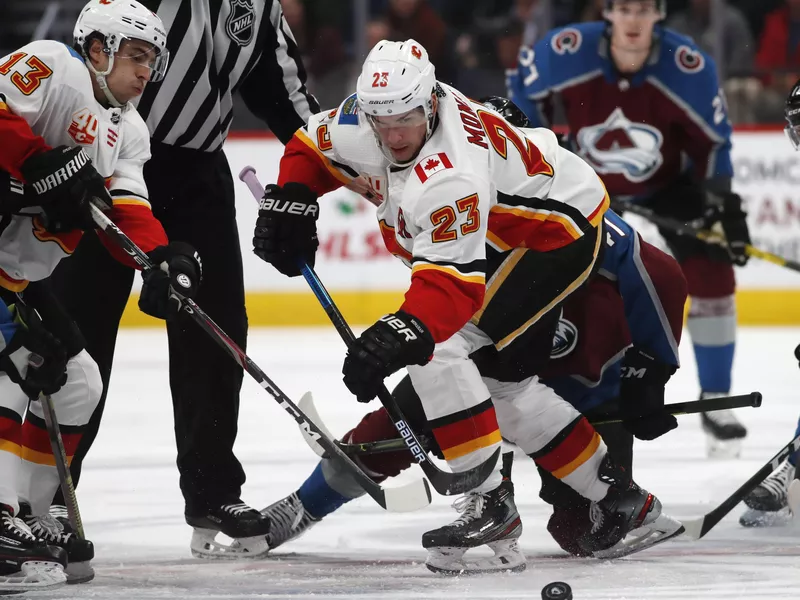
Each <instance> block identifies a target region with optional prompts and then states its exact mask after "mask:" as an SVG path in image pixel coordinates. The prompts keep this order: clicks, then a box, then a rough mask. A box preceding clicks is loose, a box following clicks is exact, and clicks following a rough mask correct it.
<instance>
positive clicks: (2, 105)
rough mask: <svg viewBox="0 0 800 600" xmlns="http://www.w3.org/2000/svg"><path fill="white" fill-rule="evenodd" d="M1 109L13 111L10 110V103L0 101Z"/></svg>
mask: <svg viewBox="0 0 800 600" xmlns="http://www.w3.org/2000/svg"><path fill="white" fill-rule="evenodd" d="M0 110H5V111H8V112H11V111H10V110H8V104H6V103H5V102H0Z"/></svg>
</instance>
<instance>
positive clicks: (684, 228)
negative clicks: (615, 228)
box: [614, 200, 800, 271]
mask: <svg viewBox="0 0 800 600" xmlns="http://www.w3.org/2000/svg"><path fill="white" fill-rule="evenodd" d="M614 206H618V207H619V208H620V210H622V211H628V212H632V213H634V214H637V215H639V216H642V217H644V218H645V219H647V220H648V221H650V222H652V223H653V224H655V225H657V226H658V227H661V228H663V229H669V230H671V231H673V232H675V233H677V234H678V235H685V236H689V237H693V238H696V239H698V240H700V241H703V242H706V243H708V244H717V245H721V246H725V245H726V244H725V237H724V236H722V235H720V234H718V233H714V232H713V231H709V230H707V229H698V228H697V227H693V226H692V225H690V224H686V223H682V222H681V221H679V220H678V219H673V218H670V217H664V216H661V215H659V214H657V213H656V212H655V211H654V210H653V209H652V208H647V207H646V206H642V205H640V204H634V203H633V202H628V201H627V200H615V201H614ZM744 251H745V253H746V254H747V256H753V257H755V258H760V259H761V260H765V261H767V262H771V263H773V264H776V265H778V266H780V267H786V268H787V269H791V270H792V271H800V262H797V261H794V260H790V259H788V258H783V257H782V256H778V255H777V254H772V253H771V252H767V251H765V250H759V249H758V248H756V247H755V246H751V245H750V244H746V245H745V247H744Z"/></svg>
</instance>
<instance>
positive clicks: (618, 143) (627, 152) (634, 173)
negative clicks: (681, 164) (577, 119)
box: [577, 108, 664, 182]
mask: <svg viewBox="0 0 800 600" xmlns="http://www.w3.org/2000/svg"><path fill="white" fill-rule="evenodd" d="M577 142H578V147H579V148H580V154H581V156H582V157H583V158H584V159H585V160H586V161H588V162H589V164H591V165H592V166H593V167H594V169H595V170H596V171H597V172H598V173H614V174H621V175H623V176H624V177H625V179H627V180H628V181H633V182H640V181H645V180H646V179H648V178H649V177H650V176H651V175H652V174H653V173H655V171H656V170H658V168H659V167H660V166H661V163H662V162H664V157H663V156H662V154H661V145H662V144H663V142H664V136H662V135H661V132H660V131H659V130H658V129H656V128H655V127H653V126H651V125H646V124H644V123H634V122H633V121H631V120H630V119H628V117H626V116H625V114H624V113H623V112H622V109H621V108H617V109H615V110H614V112H612V113H611V114H610V115H609V116H608V118H607V119H606V120H605V122H604V123H601V124H599V125H592V126H591V127H584V128H583V129H581V130H580V131H579V132H578V137H577Z"/></svg>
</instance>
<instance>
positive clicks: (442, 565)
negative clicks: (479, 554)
mask: <svg viewBox="0 0 800 600" xmlns="http://www.w3.org/2000/svg"><path fill="white" fill-rule="evenodd" d="M486 545H487V546H489V548H491V549H492V551H493V552H494V556H493V557H491V558H478V559H474V560H464V558H463V556H464V553H465V551H466V549H465V548H450V547H446V546H441V547H438V548H429V549H428V559H427V560H426V561H425V566H426V567H427V568H428V570H429V571H432V572H433V573H438V574H440V575H448V576H450V577H457V576H459V575H482V574H484V573H503V572H507V573H521V572H522V571H524V570H525V569H526V568H527V566H528V564H527V562H526V561H525V555H524V554H523V553H522V551H521V550H520V549H519V544H518V539H516V538H514V539H511V540H500V541H497V542H490V543H488V544H486Z"/></svg>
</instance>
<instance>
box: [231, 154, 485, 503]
mask: <svg viewBox="0 0 800 600" xmlns="http://www.w3.org/2000/svg"><path fill="white" fill-rule="evenodd" d="M239 179H241V180H242V181H243V182H244V183H246V184H247V187H248V188H249V189H250V192H251V193H252V194H253V196H254V197H255V199H256V200H259V199H260V198H261V196H262V195H263V191H264V188H263V186H262V185H261V183H260V182H259V181H258V178H257V177H256V173H255V169H254V168H253V167H251V166H247V167H245V168H244V169H242V171H241V172H240V173H239ZM300 269H301V272H302V273H303V277H304V278H305V280H306V282H307V283H308V285H309V287H310V288H311V291H313V292H314V295H315V296H316V297H317V300H319V303H320V304H321V305H322V308H323V309H324V310H325V313H326V314H327V315H328V318H330V320H331V323H333V326H334V327H335V328H336V331H338V332H339V335H340V336H341V338H342V340H344V343H345V344H346V345H347V347H348V348H349V347H350V346H351V345H352V344H353V342H355V341H356V336H355V334H354V333H353V330H352V329H350V326H349V325H348V324H347V321H345V319H344V316H342V313H341V312H340V311H339V308H338V307H337V306H336V304H335V303H334V301H333V298H331V295H330V294H329V293H328V290H326V289H325V286H324V285H323V284H322V281H320V279H319V277H317V274H316V273H315V272H314V269H312V268H311V267H309V266H308V265H306V264H304V265H301V267H300ZM378 399H379V400H380V401H381V404H383V407H384V408H385V409H386V412H387V413H389V417H390V418H391V419H392V422H393V423H394V426H395V428H396V429H397V432H398V433H399V434H400V437H401V438H402V440H403V442H404V444H405V446H407V447H408V449H409V451H410V452H411V454H412V456H413V457H414V460H415V461H416V462H417V463H418V464H419V466H420V467H421V468H422V470H423V472H424V473H425V475H427V476H428V479H429V480H430V482H431V485H432V486H433V488H434V489H435V490H436V491H437V492H439V493H440V494H443V495H445V496H450V495H453V494H463V493H465V492H468V491H469V490H472V489H474V488H476V487H478V486H479V485H480V484H481V483H483V482H484V481H485V480H486V479H487V478H488V477H489V475H491V473H492V471H493V470H494V467H495V465H496V464H497V460H498V459H499V458H500V448H497V450H495V452H494V453H493V454H492V456H490V457H489V458H488V459H487V460H486V461H485V462H483V463H481V464H480V465H478V466H477V467H474V468H472V469H470V470H468V471H459V472H456V473H452V472H449V471H443V470H442V469H440V468H439V467H438V466H436V464H435V463H434V462H433V461H432V460H431V458H430V456H428V453H427V452H426V451H425V450H424V446H423V445H422V443H421V442H420V440H419V438H418V437H417V435H416V434H415V433H414V431H413V430H412V429H411V427H410V426H409V425H408V421H407V420H406V418H405V415H403V412H402V410H401V409H400V407H399V406H398V405H397V402H395V400H394V398H393V397H392V393H391V392H390V391H389V390H388V389H387V388H386V386H385V385H384V386H381V389H380V391H379V392H378Z"/></svg>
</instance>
